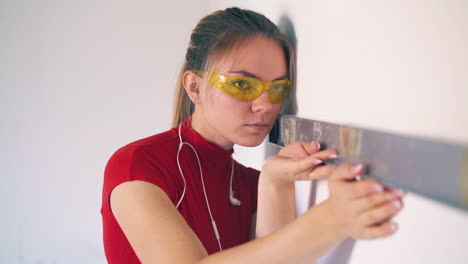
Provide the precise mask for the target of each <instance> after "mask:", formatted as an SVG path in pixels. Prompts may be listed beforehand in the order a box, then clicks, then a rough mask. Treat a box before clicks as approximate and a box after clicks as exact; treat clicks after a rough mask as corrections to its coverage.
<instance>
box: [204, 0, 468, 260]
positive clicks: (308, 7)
mask: <svg viewBox="0 0 468 264" xmlns="http://www.w3.org/2000/svg"><path fill="white" fill-rule="evenodd" d="M233 5H234V6H240V7H243V8H249V9H252V10H255V11H259V12H261V13H263V14H265V15H266V16H267V17H269V18H270V19H271V20H272V21H273V22H276V23H280V22H281V21H284V17H287V18H288V19H289V20H290V21H291V22H292V25H293V29H294V32H295V35H296V38H297V51H298V54H297V57H298V89H297V101H298V113H297V114H298V115H299V116H302V117H306V118H311V119H319V120H326V121H331V122H335V123H348V124H354V125H357V126H360V127H366V128H374V129H378V130H384V131H388V132H394V133H402V134H409V135H417V136H421V137H429V138H437V139H444V140H449V141H456V142H465V143H466V142H468V133H467V131H468V104H467V103H466V102H467V101H468V74H467V73H468V48H467V47H468V2H467V1H463V0H459V1H454V0H431V1H427V0H414V1H406V0H393V1H383V0H359V1H344V0H342V1H338V0H335V1H333V0H331V1H299V0H289V1H282V0H276V1H271V0H268V1H267V0H257V1H246V0H237V1H211V8H213V9H219V8H225V7H227V6H233ZM282 17H283V18H282ZM280 26H281V23H280ZM290 33H291V32H289V34H290ZM239 149H240V151H239V153H238V154H244V155H245V156H246V157H244V158H243V159H242V160H243V161H245V162H246V163H248V164H250V165H251V166H254V167H257V168H259V167H260V166H261V163H258V162H250V161H249V159H250V158H249V157H255V156H257V157H258V156H261V155H262V153H263V149H261V148H260V149H254V150H246V149H244V148H239ZM269 152H270V154H271V150H269ZM267 154H268V153H267ZM396 155H397V153H396ZM448 176H451V175H441V177H448ZM296 186H297V190H298V197H297V200H298V202H299V203H298V207H299V209H300V211H301V212H303V211H304V210H305V209H306V208H307V206H308V201H309V198H310V197H309V196H310V195H312V196H317V197H316V199H317V201H320V200H323V199H325V198H326V196H327V192H326V184H325V183H323V182H321V183H319V184H318V188H317V192H316V193H315V192H314V193H310V189H311V186H310V184H308V183H304V182H298V183H297V185H296ZM396 220H397V221H398V222H399V224H400V230H399V231H398V233H397V234H396V235H394V236H393V237H391V238H388V239H383V240H376V241H359V242H357V243H355V244H354V242H353V241H349V240H348V241H345V243H344V244H342V245H340V247H339V248H337V250H336V251H334V252H332V254H330V255H329V256H327V257H325V258H324V259H322V261H321V263H345V262H346V261H348V260H349V262H350V263H359V264H362V263H466V259H468V250H467V249H468V247H467V245H468V214H467V213H465V212H462V211H460V210H457V209H453V208H451V207H448V206H445V205H442V204H439V203H437V202H433V201H431V200H428V199H426V198H422V197H419V196H416V195H414V194H407V196H406V197H405V208H404V210H403V212H402V213H401V214H400V215H399V216H398V217H397V218H396Z"/></svg>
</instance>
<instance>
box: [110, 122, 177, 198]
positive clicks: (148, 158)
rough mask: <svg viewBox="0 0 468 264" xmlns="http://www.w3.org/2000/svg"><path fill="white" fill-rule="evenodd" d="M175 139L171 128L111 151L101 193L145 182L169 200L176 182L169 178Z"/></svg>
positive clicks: (172, 168)
mask: <svg viewBox="0 0 468 264" xmlns="http://www.w3.org/2000/svg"><path fill="white" fill-rule="evenodd" d="M178 144H179V138H178V135H177V133H176V132H175V131H174V129H171V130H168V131H166V132H163V133H160V134H156V135H153V136H150V137H146V138H143V139H140V140H137V141H134V142H131V143H129V144H127V145H125V146H123V147H121V148H119V149H118V150H117V151H115V152H114V154H113V155H112V156H111V157H110V159H109V160H108V162H107V164H106V167H105V171H104V192H105V193H108V194H110V193H111V192H112V190H113V189H114V188H115V187H116V186H118V185H120V184H121V183H124V182H130V181H135V180H139V181H145V182H149V183H152V184H154V185H157V186H159V187H160V188H162V189H163V190H164V191H166V193H167V194H168V196H169V197H170V198H171V199H172V198H174V197H175V195H176V193H177V190H178V186H179V185H180V184H179V179H178V178H177V177H173V174H174V171H175V170H176V165H175V157H176V153H177V146H178Z"/></svg>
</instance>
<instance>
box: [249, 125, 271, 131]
mask: <svg viewBox="0 0 468 264" xmlns="http://www.w3.org/2000/svg"><path fill="white" fill-rule="evenodd" d="M245 126H247V127H248V128H250V129H252V130H255V131H257V132H261V131H267V130H269V129H270V127H271V125H270V124H268V123H251V124H246V125H245Z"/></svg>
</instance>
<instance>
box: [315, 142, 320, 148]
mask: <svg viewBox="0 0 468 264" xmlns="http://www.w3.org/2000/svg"><path fill="white" fill-rule="evenodd" d="M314 142H315V141H314ZM315 144H316V145H317V149H318V150H320V143H318V142H315Z"/></svg>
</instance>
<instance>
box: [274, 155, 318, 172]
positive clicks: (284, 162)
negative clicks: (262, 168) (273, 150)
mask: <svg viewBox="0 0 468 264" xmlns="http://www.w3.org/2000/svg"><path fill="white" fill-rule="evenodd" d="M266 162H268V163H269V166H268V167H269V170H271V171H272V173H275V174H284V175H290V176H295V175H297V174H300V173H303V172H306V171H309V170H312V169H313V168H314V167H316V166H317V165H319V164H321V163H322V161H321V160H319V159H316V158H314V157H311V156H309V157H307V158H303V159H289V158H285V157H282V156H272V157H270V158H268V160H267V161H266Z"/></svg>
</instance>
